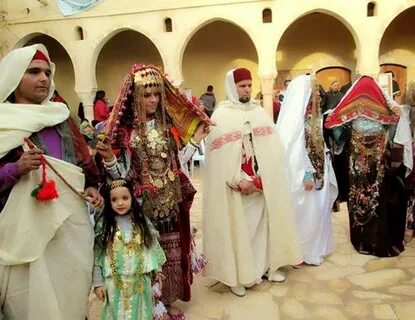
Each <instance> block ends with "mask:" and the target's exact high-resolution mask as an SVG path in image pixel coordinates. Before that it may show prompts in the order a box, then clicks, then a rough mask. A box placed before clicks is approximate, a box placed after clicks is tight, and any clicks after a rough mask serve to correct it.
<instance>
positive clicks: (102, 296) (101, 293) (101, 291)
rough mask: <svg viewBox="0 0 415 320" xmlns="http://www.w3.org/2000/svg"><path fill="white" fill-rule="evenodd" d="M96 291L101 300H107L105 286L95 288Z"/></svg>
mask: <svg viewBox="0 0 415 320" xmlns="http://www.w3.org/2000/svg"><path fill="white" fill-rule="evenodd" d="M94 293H95V295H96V296H97V298H98V299H99V300H101V301H104V300H105V289H104V286H101V287H96V288H94Z"/></svg>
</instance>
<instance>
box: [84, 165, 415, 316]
mask: <svg viewBox="0 0 415 320" xmlns="http://www.w3.org/2000/svg"><path fill="white" fill-rule="evenodd" d="M192 180H193V182H194V185H195V187H196V189H197V190H199V192H198V194H197V195H196V199H195V203H194V206H193V209H192V223H193V225H194V226H196V227H197V228H198V229H199V234H198V236H197V244H198V246H199V248H201V236H202V235H201V233H202V231H203V228H202V225H201V217H202V182H201V178H200V172H199V170H198V169H195V176H194V177H193V178H192ZM333 232H334V243H335V250H334V253H333V254H332V255H330V256H329V257H327V259H326V260H325V262H324V263H323V264H322V265H321V266H319V267H311V266H310V267H304V268H302V269H292V268H289V267H287V268H286V272H287V280H286V281H285V282H284V283H281V284H276V283H270V282H268V281H266V280H264V281H263V282H262V283H261V284H260V285H257V286H256V287H254V288H252V289H250V290H248V291H247V295H246V296H245V297H243V298H238V297H236V296H235V295H233V294H232V293H231V292H230V290H229V289H228V288H227V287H226V286H224V285H222V284H220V283H217V282H216V281H212V280H209V279H206V278H204V277H202V276H196V278H195V281H194V284H193V286H192V290H193V291H192V300H191V302H189V303H182V302H178V303H177V304H176V306H177V307H179V308H181V309H182V310H183V311H184V312H185V314H186V319H187V320H207V319H210V320H252V319H254V320H278V319H280V320H294V319H307V320H314V319H315V320H320V319H321V320H326V319H327V320H344V319H356V320H357V319H359V320H369V319H376V320H377V319H379V320H389V319H390V320H393V319H395V320H396V319H399V320H412V319H415V242H414V241H413V242H412V243H411V245H409V246H407V248H406V251H405V252H404V253H403V254H402V255H401V256H399V257H394V258H376V257H373V256H367V255H361V254H358V253H356V252H355V251H354V249H353V247H352V246H351V244H350V243H349V238H348V217H347V211H346V208H345V206H342V210H341V211H340V212H337V213H333ZM99 310H100V303H99V302H98V300H97V299H96V298H95V296H94V295H91V299H90V317H89V319H90V320H97V319H99Z"/></svg>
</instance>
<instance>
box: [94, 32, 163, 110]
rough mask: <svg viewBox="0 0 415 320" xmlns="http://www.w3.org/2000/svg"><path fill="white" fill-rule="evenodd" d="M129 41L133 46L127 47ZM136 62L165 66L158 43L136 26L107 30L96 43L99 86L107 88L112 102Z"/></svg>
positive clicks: (95, 55) (95, 71)
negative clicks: (126, 48) (136, 28)
mask: <svg viewBox="0 0 415 320" xmlns="http://www.w3.org/2000/svg"><path fill="white" fill-rule="evenodd" d="M126 43H128V48H129V50H125V44H126ZM134 63H145V64H154V65H157V66H159V67H161V68H164V63H163V58H162V55H161V52H160V50H159V49H158V46H157V45H156V44H155V42H154V41H152V39H151V38H149V37H148V36H147V35H145V34H144V33H141V32H139V31H137V30H135V29H132V28H121V29H117V30H114V31H112V32H110V33H108V34H107V36H105V37H104V38H103V39H102V40H101V41H100V42H99V43H98V44H97V46H96V47H95V50H94V54H93V56H92V63H91V67H92V68H93V71H92V72H93V73H94V74H95V77H96V83H97V87H98V89H103V90H105V91H106V92H107V97H108V98H109V99H110V103H113V102H114V101H115V99H116V97H117V95H118V90H119V87H120V85H121V82H122V80H123V79H124V77H125V75H126V74H127V72H128V71H129V70H130V67H131V65H132V64H134Z"/></svg>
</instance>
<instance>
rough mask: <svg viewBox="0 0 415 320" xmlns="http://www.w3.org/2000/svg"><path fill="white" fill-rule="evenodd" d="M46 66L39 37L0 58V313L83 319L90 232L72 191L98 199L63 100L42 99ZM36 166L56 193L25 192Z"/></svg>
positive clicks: (33, 182)
mask: <svg viewBox="0 0 415 320" xmlns="http://www.w3.org/2000/svg"><path fill="white" fill-rule="evenodd" d="M54 72H55V65H54V64H53V63H52V62H51V61H50V58H49V55H48V52H47V50H46V48H45V47H44V46H43V45H39V44H36V45H32V46H29V47H24V48H19V49H16V50H13V51H12V52H10V53H9V54H8V55H6V56H5V57H4V59H3V60H2V62H1V64H0V99H1V101H0V314H1V313H4V318H5V319H7V320H27V319H30V320H84V319H85V316H86V311H87V303H88V294H89V291H90V288H91V272H92V266H93V240H94V234H93V230H92V226H91V224H90V222H89V217H88V211H87V207H86V203H85V201H84V200H83V199H82V198H81V197H80V196H79V194H78V193H80V192H84V196H85V197H87V198H89V199H90V201H91V203H92V204H94V205H96V206H98V207H99V206H101V205H102V203H103V200H102V197H101V196H99V194H98V192H97V190H96V189H95V188H94V184H95V185H96V184H97V182H98V181H97V178H98V176H97V170H96V167H95V164H94V163H93V161H92V159H91V157H90V155H89V153H88V147H87V145H86V143H85V141H84V140H83V138H82V135H81V134H80V132H79V129H78V128H77V126H76V124H75V123H74V122H73V120H72V119H70V118H69V110H68V108H67V107H66V105H64V104H62V103H57V102H50V101H49V99H50V97H51V96H52V94H53V91H54V88H55V86H54V83H53V75H54ZM25 138H29V139H30V140H31V141H32V143H35V144H36V145H37V147H39V148H41V149H42V151H39V150H37V149H29V148H28V147H29V146H28V144H27V143H25V142H24V139H25ZM42 154H43V156H44V157H45V159H46V160H47V161H48V164H47V166H46V168H42V165H41V162H42ZM49 163H51V164H52V166H53V167H54V168H55V169H56V170H57V172H59V173H60V174H61V175H62V176H63V177H64V178H65V180H66V182H67V183H69V184H70V185H71V186H72V187H73V189H74V190H76V192H74V191H73V190H71V189H70V188H69V187H68V186H67V184H65V183H64V182H63V180H62V179H61V178H59V177H58V176H57V175H56V174H55V173H54V172H53V171H52V169H51V168H50V166H49ZM43 170H45V171H43ZM43 172H45V173H46V178H47V180H53V181H54V182H55V183H56V189H57V191H58V198H57V199H53V200H50V201H38V200H37V199H36V198H35V197H33V196H31V193H32V190H34V189H35V188H36V186H37V185H38V184H39V182H40V181H41V180H42V181H43V178H42V173H43ZM32 194H33V193H32Z"/></svg>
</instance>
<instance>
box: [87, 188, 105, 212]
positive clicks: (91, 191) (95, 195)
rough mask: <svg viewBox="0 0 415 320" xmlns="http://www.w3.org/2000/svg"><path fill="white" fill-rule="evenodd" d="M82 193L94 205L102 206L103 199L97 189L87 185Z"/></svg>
mask: <svg viewBox="0 0 415 320" xmlns="http://www.w3.org/2000/svg"><path fill="white" fill-rule="evenodd" d="M83 195H84V196H85V197H87V198H88V200H89V201H90V203H91V204H92V205H93V206H94V207H96V208H102V207H103V206H104V199H103V198H102V197H101V195H100V194H99V192H98V190H97V189H95V188H92V187H88V188H86V189H85V191H84V193H83Z"/></svg>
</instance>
